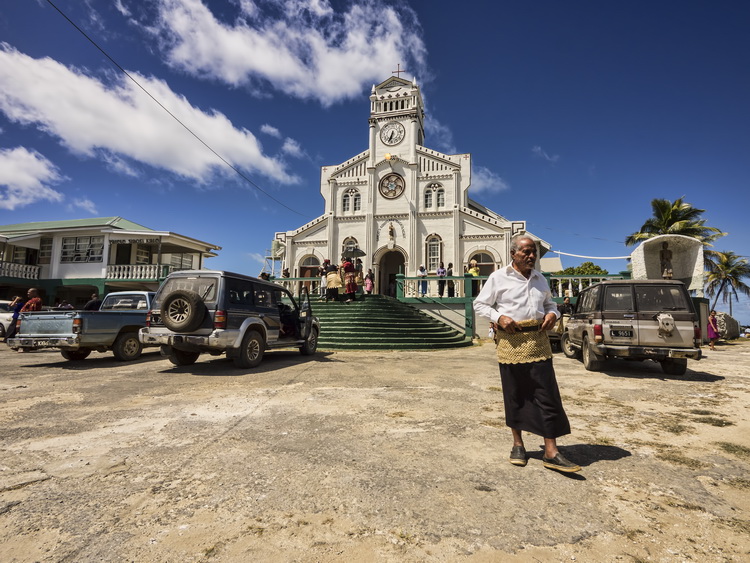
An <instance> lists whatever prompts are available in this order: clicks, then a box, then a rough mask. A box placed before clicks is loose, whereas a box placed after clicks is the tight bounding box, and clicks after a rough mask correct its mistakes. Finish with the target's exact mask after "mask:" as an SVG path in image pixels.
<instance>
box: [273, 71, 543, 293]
mask: <svg viewBox="0 0 750 563" xmlns="http://www.w3.org/2000/svg"><path fill="white" fill-rule="evenodd" d="M368 121H369V144H368V146H367V148H366V150H364V151H363V152H361V153H359V154H357V155H354V156H352V157H351V158H350V159H348V160H347V161H346V162H342V163H341V164H337V165H331V166H324V167H323V168H322V169H321V175H320V193H321V195H322V196H323V200H324V202H325V207H324V211H323V214H322V215H320V216H319V217H317V218H316V219H314V220H312V221H310V222H309V223H307V224H305V225H302V226H301V227H299V228H298V229H295V230H292V231H286V232H278V233H276V234H275V240H274V248H275V249H276V251H277V252H278V256H279V257H280V258H281V259H282V261H283V266H284V267H286V268H289V271H290V274H291V276H292V277H313V276H315V275H316V271H317V268H318V266H319V265H320V264H321V263H322V262H323V260H324V259H326V258H328V259H330V260H331V261H332V262H334V263H337V262H339V260H340V258H341V256H342V253H343V252H344V251H346V250H351V249H354V248H357V249H360V250H361V251H362V252H364V256H363V258H362V260H363V263H364V269H365V272H366V271H367V268H372V269H373V271H374V272H375V274H376V284H375V290H376V292H377V293H388V289H389V288H390V287H393V283H394V280H395V276H396V274H398V273H403V274H405V275H406V276H414V275H415V274H416V271H417V269H418V268H419V266H420V265H422V264H423V265H424V266H425V267H426V268H427V271H428V273H429V274H431V275H434V274H435V271H436V269H437V268H438V266H439V264H440V262H443V263H444V265H445V266H446V267H447V266H448V264H449V263H453V275H454V276H460V275H462V274H463V271H464V270H463V267H464V266H465V265H466V264H468V262H469V261H470V260H472V259H474V260H476V261H477V262H478V265H479V269H480V272H481V275H488V274H490V273H491V272H492V271H494V270H495V269H497V268H499V267H502V266H505V265H507V264H509V263H510V240H511V238H512V237H513V236H515V235H518V234H528V235H530V236H531V237H532V238H533V239H535V240H537V242H538V244H539V247H540V254H541V255H543V254H544V253H545V252H547V251H548V250H549V249H550V245H549V244H548V243H547V242H545V241H543V240H541V239H539V238H538V237H536V236H534V235H532V234H531V233H528V232H526V222H525V221H523V220H518V221H510V220H508V219H506V218H505V217H503V216H501V215H499V214H498V213H495V212H494V211H491V210H490V209H488V208H486V207H484V206H483V205H481V204H479V203H477V202H476V201H474V200H472V199H471V198H469V188H470V186H471V154H468V153H467V154H452V155H451V154H443V153H441V152H438V151H436V150H433V149H429V148H427V147H426V146H425V133H424V104H423V102H422V95H421V93H420V90H419V87H418V86H417V83H416V80H413V81H408V80H405V79H403V78H400V77H397V76H392V77H390V78H388V79H387V80H385V81H384V82H382V83H381V84H378V85H377V86H373V87H372V93H371V94H370V117H369V120H368Z"/></svg>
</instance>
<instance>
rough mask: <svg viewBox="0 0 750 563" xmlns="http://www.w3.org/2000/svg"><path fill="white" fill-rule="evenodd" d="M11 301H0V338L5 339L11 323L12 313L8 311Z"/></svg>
mask: <svg viewBox="0 0 750 563" xmlns="http://www.w3.org/2000/svg"><path fill="white" fill-rule="evenodd" d="M11 303H12V301H0V338H5V335H6V334H8V330H10V325H11V323H12V322H13V311H11V309H10V304H11Z"/></svg>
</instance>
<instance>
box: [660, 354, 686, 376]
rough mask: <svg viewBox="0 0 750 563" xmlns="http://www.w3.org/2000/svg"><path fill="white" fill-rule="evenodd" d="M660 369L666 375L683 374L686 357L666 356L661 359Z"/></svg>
mask: <svg viewBox="0 0 750 563" xmlns="http://www.w3.org/2000/svg"><path fill="white" fill-rule="evenodd" d="M661 370H662V371H663V372H664V373H666V374H667V375H685V372H686V371H687V358H667V359H666V360H662V361H661Z"/></svg>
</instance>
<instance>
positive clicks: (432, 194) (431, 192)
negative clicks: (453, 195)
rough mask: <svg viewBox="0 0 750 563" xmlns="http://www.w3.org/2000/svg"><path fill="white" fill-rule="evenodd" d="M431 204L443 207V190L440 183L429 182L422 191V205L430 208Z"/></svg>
mask: <svg viewBox="0 0 750 563" xmlns="http://www.w3.org/2000/svg"><path fill="white" fill-rule="evenodd" d="M433 204H436V205H437V207H445V190H444V189H443V186H442V185H441V184H437V183H436V184H430V185H429V186H427V188H425V191H424V207H425V209H432V206H433Z"/></svg>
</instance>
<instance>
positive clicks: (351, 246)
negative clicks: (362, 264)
mask: <svg viewBox="0 0 750 563" xmlns="http://www.w3.org/2000/svg"><path fill="white" fill-rule="evenodd" d="M357 248H359V243H358V242H357V239H355V238H354V237H347V238H345V239H344V244H342V245H341V254H344V253H345V252H346V251H347V250H356V249H357Z"/></svg>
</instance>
